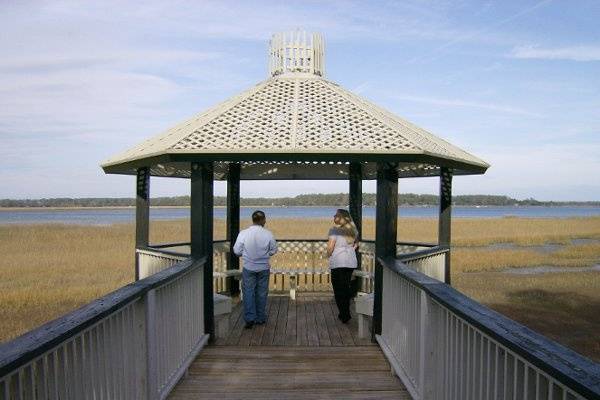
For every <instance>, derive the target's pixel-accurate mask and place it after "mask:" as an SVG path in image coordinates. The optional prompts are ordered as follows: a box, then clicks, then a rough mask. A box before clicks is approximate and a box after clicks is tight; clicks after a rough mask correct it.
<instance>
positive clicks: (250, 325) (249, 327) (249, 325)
mask: <svg viewBox="0 0 600 400" xmlns="http://www.w3.org/2000/svg"><path fill="white" fill-rule="evenodd" d="M253 326H254V322H252V321H250V322H246V325H244V329H252V327H253Z"/></svg>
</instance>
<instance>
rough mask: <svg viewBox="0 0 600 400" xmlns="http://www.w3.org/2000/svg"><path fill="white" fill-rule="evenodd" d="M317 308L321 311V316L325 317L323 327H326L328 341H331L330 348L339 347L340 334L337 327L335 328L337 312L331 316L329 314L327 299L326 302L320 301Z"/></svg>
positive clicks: (340, 342) (340, 341) (330, 313)
mask: <svg viewBox="0 0 600 400" xmlns="http://www.w3.org/2000/svg"><path fill="white" fill-rule="evenodd" d="M318 304H319V307H320V308H321V310H322V311H323V315H324V316H325V325H326V326H327V331H328V332H329V339H331V345H332V346H341V345H342V344H343V343H342V338H341V336H340V332H339V330H338V327H337V326H336V323H335V321H336V320H337V312H336V313H335V314H333V313H332V312H331V307H329V299H327V300H326V301H320V302H319V303H318Z"/></svg>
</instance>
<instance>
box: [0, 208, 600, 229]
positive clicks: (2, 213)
mask: <svg viewBox="0 0 600 400" xmlns="http://www.w3.org/2000/svg"><path fill="white" fill-rule="evenodd" d="M254 209H255V208H250V207H242V209H241V218H242V219H249V218H250V215H251V214H252V211H254ZM261 209H262V210H263V211H265V212H266V213H267V216H268V217H269V218H331V217H332V216H333V214H334V213H335V207H261ZM437 214H438V208H437V207H435V206H426V207H400V209H399V212H398V215H399V216H400V217H410V218H435V217H437ZM189 215H190V212H189V209H188V208H152V209H151V210H150V218H151V219H152V220H171V219H184V218H189ZM363 216H364V217H365V218H374V217H375V208H374V207H364V208H363ZM452 216H453V217H454V218H500V217H527V218H568V217H591V216H600V207H591V206H590V207H587V206H581V207H576V206H564V207H545V206H529V207H514V206H511V207H465V206H454V207H453V209H452ZM215 218H225V209H224V208H215ZM133 221H135V209H134V208H96V209H81V208H79V209H64V210H44V209H32V210H2V209H0V224H32V223H53V222H54V223H67V224H82V225H106V224H113V223H127V222H133Z"/></svg>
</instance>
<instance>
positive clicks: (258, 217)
mask: <svg viewBox="0 0 600 400" xmlns="http://www.w3.org/2000/svg"><path fill="white" fill-rule="evenodd" d="M266 222H267V218H266V216H265V213H264V212H262V211H258V210H257V211H254V212H253V213H252V226H250V227H249V228H247V229H244V230H243V231H241V232H240V233H239V235H238V237H237V240H236V241H235V245H234V246H233V252H234V253H235V254H236V255H237V256H241V257H242V260H244V264H243V266H244V268H243V271H242V287H243V290H244V320H245V321H246V326H245V328H246V329H250V328H252V326H253V325H254V324H257V325H262V324H264V323H265V322H267V316H266V314H265V307H266V306H267V295H268V294H269V274H270V272H271V271H270V267H271V266H270V265H269V258H270V257H271V256H272V255H273V254H275V253H277V242H276V241H275V238H274V237H273V234H272V233H271V231H269V230H267V229H265V224H266Z"/></svg>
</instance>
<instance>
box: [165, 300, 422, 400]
mask: <svg viewBox="0 0 600 400" xmlns="http://www.w3.org/2000/svg"><path fill="white" fill-rule="evenodd" d="M267 311H268V316H269V317H268V321H267V323H266V324H265V325H262V326H255V327H254V328H253V329H243V326H244V319H243V316H242V307H241V304H237V305H236V307H235V308H234V310H233V312H232V313H231V315H230V332H229V335H228V336H227V337H225V338H219V339H217V340H216V341H215V343H213V344H212V345H210V346H208V347H206V348H205V349H204V350H203V351H202V352H201V353H200V355H199V356H198V358H197V359H196V360H195V361H194V362H193V363H192V365H191V366H190V368H189V371H188V375H187V376H186V377H184V378H183V379H182V380H181V382H179V384H178V385H177V386H176V387H175V389H174V391H173V392H172V393H171V395H170V396H169V399H174V400H175V399H215V398H219V399H221V400H226V399H242V398H243V399H282V398H285V399H309V398H319V399H334V398H336V399H337V398H344V399H387V398H390V399H391V398H394V399H410V396H409V394H408V392H407V391H406V389H405V388H404V386H403V385H402V383H401V382H400V380H399V379H398V378H397V377H396V376H395V375H394V374H392V373H390V366H389V365H388V363H387V361H386V359H385V357H384V355H383V353H382V352H381V350H380V349H379V346H377V345H374V344H373V343H372V342H371V341H370V339H363V338H359V337H358V335H357V332H358V328H357V323H356V317H355V316H354V317H353V318H352V320H351V322H350V323H348V324H342V323H341V322H340V321H339V320H338V319H337V308H336V305H335V303H334V301H333V298H332V296H331V295H326V294H325V295H324V294H301V295H299V296H298V298H297V299H296V300H290V299H289V298H288V297H287V296H270V297H269V301H268V303H267Z"/></svg>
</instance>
